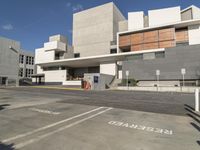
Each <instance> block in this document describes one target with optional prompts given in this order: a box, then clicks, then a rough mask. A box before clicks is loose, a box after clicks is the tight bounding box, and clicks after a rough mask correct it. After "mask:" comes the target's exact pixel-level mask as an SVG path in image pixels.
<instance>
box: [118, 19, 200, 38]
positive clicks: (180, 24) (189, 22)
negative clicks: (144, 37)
mask: <svg viewBox="0 0 200 150" xmlns="http://www.w3.org/2000/svg"><path fill="white" fill-rule="evenodd" d="M195 24H200V19H193V20H186V21H180V22H174V23H169V24H163V25H159V26H153V27H146V28H140V29H137V30H130V31H123V32H118V33H117V34H118V35H121V34H122V35H123V34H128V33H134V32H140V31H146V30H152V29H155V28H164V27H169V26H175V27H177V28H181V27H184V26H189V25H195Z"/></svg>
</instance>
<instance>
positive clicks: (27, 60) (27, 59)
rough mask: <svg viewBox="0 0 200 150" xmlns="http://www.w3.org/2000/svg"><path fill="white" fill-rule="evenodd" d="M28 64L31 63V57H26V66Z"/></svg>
mask: <svg viewBox="0 0 200 150" xmlns="http://www.w3.org/2000/svg"><path fill="white" fill-rule="evenodd" d="M28 62H29V57H28V56H26V64H28Z"/></svg>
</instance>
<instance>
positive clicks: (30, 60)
mask: <svg viewBox="0 0 200 150" xmlns="http://www.w3.org/2000/svg"><path fill="white" fill-rule="evenodd" d="M28 64H29V65H31V64H32V57H29V60H28Z"/></svg>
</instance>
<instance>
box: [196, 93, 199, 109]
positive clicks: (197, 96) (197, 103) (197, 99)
mask: <svg viewBox="0 0 200 150" xmlns="http://www.w3.org/2000/svg"><path fill="white" fill-rule="evenodd" d="M195 111H197V112H199V89H196V90H195Z"/></svg>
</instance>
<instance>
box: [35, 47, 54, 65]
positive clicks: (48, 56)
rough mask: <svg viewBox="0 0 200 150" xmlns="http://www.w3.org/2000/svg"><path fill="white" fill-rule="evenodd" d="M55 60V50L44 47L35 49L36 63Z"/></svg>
mask: <svg viewBox="0 0 200 150" xmlns="http://www.w3.org/2000/svg"><path fill="white" fill-rule="evenodd" d="M54 60H55V51H45V50H44V49H43V48H39V49H36V50H35V63H36V64H38V63H45V62H51V61H54Z"/></svg>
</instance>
